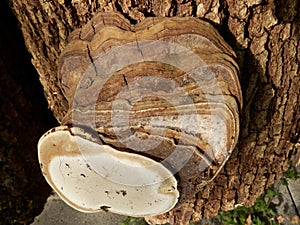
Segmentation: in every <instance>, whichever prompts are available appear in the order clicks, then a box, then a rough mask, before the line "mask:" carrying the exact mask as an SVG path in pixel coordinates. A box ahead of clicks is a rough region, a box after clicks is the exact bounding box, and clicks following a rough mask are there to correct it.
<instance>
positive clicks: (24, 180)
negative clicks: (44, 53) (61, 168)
mask: <svg viewBox="0 0 300 225" xmlns="http://www.w3.org/2000/svg"><path fill="white" fill-rule="evenodd" d="M0 30H1V35H0V114H1V117H0V218H1V221H0V224H29V223H30V222H31V221H32V220H33V218H34V216H35V215H37V214H38V213H39V212H40V211H41V210H42V208H43V204H44V202H45V200H46V197H47V196H48V195H49V193H50V187H49V186H48V185H47V184H46V182H45V181H44V178H43V177H42V174H41V172H40V169H39V165H38V160H37V149H36V144H37V142H38V139H39V137H40V136H41V135H42V134H43V133H44V132H45V131H46V130H47V129H48V128H50V127H53V126H55V125H56V124H57V122H56V120H55V119H54V117H53V116H52V113H51V112H50V110H47V102H46V100H45V98H44V96H43V90H42V86H41V84H40V83H39V80H38V74H37V73H36V71H35V69H34V67H33V66H32V65H31V63H30V56H29V54H28V52H27V50H26V48H25V44H24V41H23V39H22V34H21V32H20V30H19V29H18V26H17V21H16V19H15V17H14V15H13V14H12V12H11V10H10V8H9V7H8V6H7V5H6V3H5V1H1V2H0Z"/></svg>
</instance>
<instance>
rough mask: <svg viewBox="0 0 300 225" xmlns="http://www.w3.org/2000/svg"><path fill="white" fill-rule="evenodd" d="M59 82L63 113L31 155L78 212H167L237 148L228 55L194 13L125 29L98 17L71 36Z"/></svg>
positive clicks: (113, 18)
mask: <svg viewBox="0 0 300 225" xmlns="http://www.w3.org/2000/svg"><path fill="white" fill-rule="evenodd" d="M59 79H60V82H61V87H62V90H63V93H64V95H65V97H66V99H67V100H68V103H69V111H68V113H67V114H66V115H65V117H64V119H63V121H62V126H61V127H59V128H56V129H55V130H53V132H48V133H46V134H45V135H44V136H43V137H42V138H41V140H40V142H39V145H38V150H39V160H40V163H41V164H42V171H43V173H44V176H45V177H46V179H47V181H48V182H49V184H50V185H51V186H52V187H53V189H54V190H55V191H56V192H58V194H59V195H60V196H61V197H62V199H64V200H65V201H66V202H67V203H68V204H69V205H71V206H73V207H74V208H76V209H79V210H81V211H86V212H95V211H98V210H103V207H104V208H105V209H106V210H109V211H112V212H116V213H119V214H125V215H132V216H146V215H158V214H162V213H165V212H167V211H170V210H172V209H173V208H174V207H175V208H176V206H180V205H181V204H182V203H184V202H186V201H188V200H189V199H190V198H192V197H193V196H194V195H195V193H196V192H197V191H198V190H199V189H200V188H201V187H203V186H204V185H206V184H207V183H208V182H210V181H211V180H212V179H214V178H215V176H216V175H217V174H218V172H219V171H220V169H221V168H222V166H223V165H224V163H225V162H226V161H227V159H228V158H229V156H230V154H231V152H232V150H233V149H234V147H235V145H236V142H237V139H238V134H239V112H240V110H241V107H242V96H241V90H240V84H239V79H238V66H237V63H236V61H235V54H234V52H233V51H232V49H231V48H230V47H229V46H228V44H226V43H225V41H224V40H223V38H222V37H221V36H220V35H219V34H218V32H217V31H216V29H214V28H213V26H211V25H210V24H209V23H207V22H204V21H202V20H200V19H197V18H191V17H188V18H178V17H173V18H147V19H145V20H144V21H142V22H141V23H139V24H136V25H132V24H130V22H129V21H128V20H127V19H125V18H124V17H123V16H121V15H120V14H117V13H98V14H96V15H95V16H94V18H92V20H91V21H89V22H88V23H87V24H86V25H85V26H84V27H82V28H81V29H78V30H75V31H74V32H73V33H72V34H71V35H70V38H69V44H68V45H67V47H66V48H65V50H64V52H62V54H61V57H60V59H59ZM66 125H72V127H71V128H70V127H67V126H66Z"/></svg>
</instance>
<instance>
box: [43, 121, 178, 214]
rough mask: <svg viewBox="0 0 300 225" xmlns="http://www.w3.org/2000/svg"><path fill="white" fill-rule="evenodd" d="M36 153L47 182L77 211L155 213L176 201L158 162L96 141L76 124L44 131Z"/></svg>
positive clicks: (170, 182) (171, 178) (168, 174)
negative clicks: (75, 125)
mask: <svg viewBox="0 0 300 225" xmlns="http://www.w3.org/2000/svg"><path fill="white" fill-rule="evenodd" d="M38 157H39V162H40V166H41V169H42V172H43V175H44V176H45V178H46V180H47V182H48V183H49V185H50V186H51V187H52V188H53V189H54V190H55V191H56V192H57V193H58V195H59V196H60V197H61V198H62V199H63V200H64V201H65V202H66V203H67V204H68V205H70V206H72V207H73V208H75V209H77V210H79V211H82V212H98V211H110V212H113V213H118V214H122V215H129V216H137V217H140V216H147V215H159V214H162V213H165V212H167V211H169V210H171V209H172V208H173V207H174V206H175V205H176V203H177V201H178V197H179V192H178V190H177V181H176V179H175V177H174V176H173V174H172V173H171V172H170V171H169V170H168V169H167V168H166V167H164V166H163V165H162V164H161V163H159V162H156V161H154V160H153V159H150V158H147V157H145V156H142V155H138V154H134V153H128V152H121V151H118V150H115V149H113V148H112V147H110V146H108V145H101V144H99V143H96V140H95V139H93V138H92V136H91V135H89V134H88V133H87V132H85V131H84V130H83V129H81V128H78V127H72V128H70V127H67V126H61V127H57V128H54V129H51V130H50V131H48V132H47V133H45V134H44V135H43V136H42V137H41V139H40V140H39V143H38Z"/></svg>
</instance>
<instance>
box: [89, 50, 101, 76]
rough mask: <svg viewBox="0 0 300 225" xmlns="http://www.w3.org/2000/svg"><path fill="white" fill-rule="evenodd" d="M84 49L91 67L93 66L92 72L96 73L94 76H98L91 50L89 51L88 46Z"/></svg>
mask: <svg viewBox="0 0 300 225" xmlns="http://www.w3.org/2000/svg"><path fill="white" fill-rule="evenodd" d="M86 48H87V53H88V56H89V59H90V61H91V63H92V65H93V68H94V71H95V73H96V76H98V75H99V74H98V71H97V67H96V65H95V62H94V59H93V57H92V55H91V50H90V47H89V45H87V46H86Z"/></svg>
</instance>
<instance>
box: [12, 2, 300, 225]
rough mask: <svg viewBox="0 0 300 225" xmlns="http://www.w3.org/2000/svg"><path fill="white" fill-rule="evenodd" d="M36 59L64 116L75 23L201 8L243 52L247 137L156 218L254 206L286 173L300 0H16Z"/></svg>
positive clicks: (194, 12) (298, 112) (52, 103)
mask: <svg viewBox="0 0 300 225" xmlns="http://www.w3.org/2000/svg"><path fill="white" fill-rule="evenodd" d="M10 6H11V8H12V9H13V11H14V13H15V15H16V17H17V19H18V21H19V23H20V27H21V30H22V32H23V36H24V39H25V43H26V46H27V49H28V51H29V52H30V54H31V55H32V64H33V65H34V67H35V68H36V70H37V71H38V73H39V76H40V81H41V83H42V85H43V87H44V91H45V93H46V98H47V100H48V104H49V107H50V109H51V110H52V111H53V113H54V115H55V117H56V118H57V120H58V121H61V120H62V118H63V116H64V115H65V113H66V111H67V109H68V108H67V107H68V104H67V102H66V99H65V98H64V96H63V94H62V92H61V89H60V86H59V83H58V78H57V59H58V58H59V55H60V53H61V52H62V51H63V49H64V48H65V46H66V44H67V38H68V35H69V34H70V32H71V31H73V30H74V29H76V28H78V27H81V26H82V25H84V24H85V23H86V22H87V21H88V20H89V19H90V18H91V17H92V16H93V15H94V14H95V12H96V11H103V12H107V11H118V12H120V13H122V14H123V15H124V16H125V17H126V18H128V19H129V20H130V21H131V23H139V22H140V21H142V20H143V19H144V18H145V17H149V16H155V17H159V16H163V17H166V16H167V17H171V16H194V17H199V18H204V19H205V20H207V21H209V22H211V23H212V24H213V25H215V27H216V28H217V29H218V30H219V31H220V33H221V34H222V35H223V37H224V39H225V40H226V41H227V42H228V43H229V44H230V45H231V47H232V48H233V49H234V50H235V51H236V53H237V55H238V63H239V66H240V76H241V84H242V91H243V98H244V99H243V101H244V102H243V105H244V108H243V111H242V113H241V123H242V124H241V128H240V129H241V131H240V138H239V143H238V145H237V147H236V149H235V151H234V152H233V154H232V156H231V158H230V159H229V161H228V162H227V163H226V165H225V167H224V169H223V170H222V171H221V172H220V174H219V175H218V176H217V177H216V179H215V180H214V181H213V182H212V183H210V184H208V185H207V186H205V187H204V188H203V189H202V190H201V191H200V192H199V193H198V194H197V195H196V196H194V199H192V200H191V201H189V202H186V203H185V205H184V206H183V207H181V208H180V209H179V210H176V211H171V212H170V213H167V214H164V215H161V216H157V217H151V218H148V220H149V221H152V222H153V223H163V222H170V223H171V224H187V223H188V222H191V221H198V220H201V218H204V217H205V218H209V217H212V216H214V215H216V214H217V213H218V211H219V210H230V209H233V208H234V206H235V205H236V204H242V205H245V206H251V205H252V204H253V203H254V202H255V200H256V199H257V198H258V197H259V196H260V195H261V194H262V192H263V191H264V190H265V189H267V188H268V187H270V185H272V184H273V182H274V181H275V180H277V179H279V178H280V177H281V176H282V173H283V171H285V170H286V169H287V168H288V166H289V162H290V156H291V150H292V149H293V148H295V147H296V146H297V144H298V145H299V135H300V88H299V84H300V80H299V78H300V76H299V74H300V69H299V64H300V41H299V28H300V25H299V24H300V16H299V10H298V9H299V7H300V6H299V2H298V1H297V0H288V1H283V0H279V1H276V2H275V1H273V0H226V1H225V0H210V1H207V0H186V1H180V0H175V1H174V0H162V1H159V0H153V1H147V0H134V1H126V0H91V1H77V0H72V1H71V0H65V1H62V0H57V1H41V0H40V1H39V0H14V1H12V0H10Z"/></svg>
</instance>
